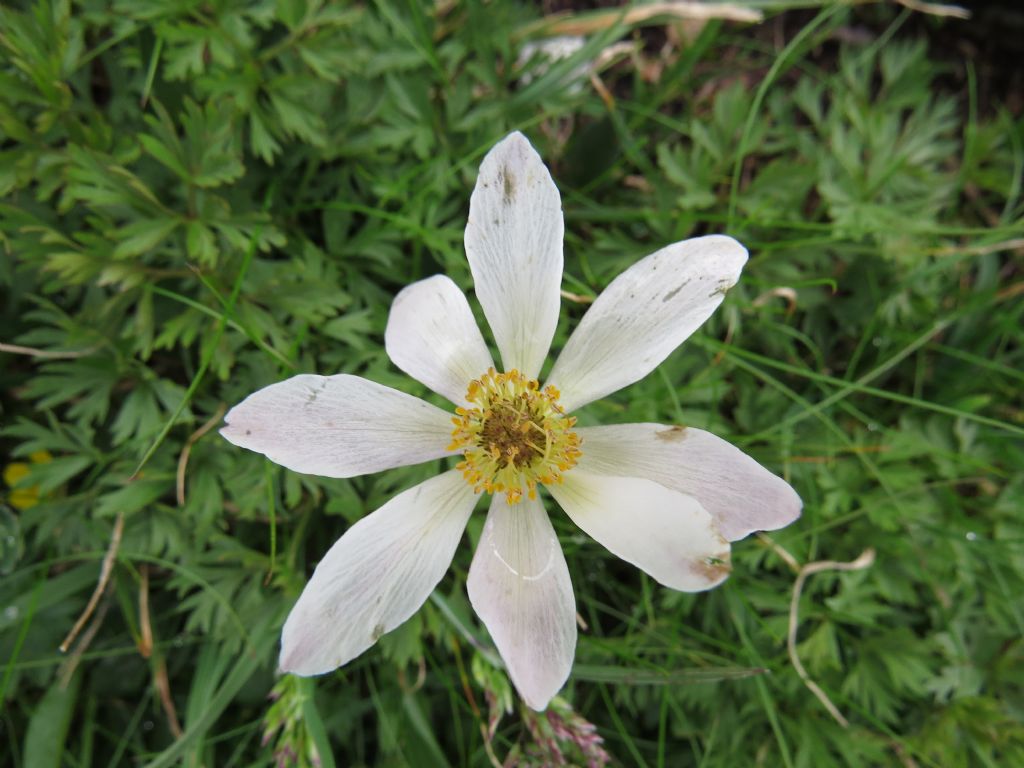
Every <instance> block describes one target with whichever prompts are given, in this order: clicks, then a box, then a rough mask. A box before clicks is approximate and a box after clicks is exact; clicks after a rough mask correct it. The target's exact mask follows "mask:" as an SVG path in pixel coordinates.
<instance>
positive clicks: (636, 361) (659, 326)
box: [547, 235, 747, 411]
mask: <svg viewBox="0 0 1024 768" xmlns="http://www.w3.org/2000/svg"><path fill="white" fill-rule="evenodd" d="M746 261H747V251H746V249H745V248H744V247H743V246H742V245H740V244H739V243H737V242H736V241H735V240H733V239H732V238H731V237H724V236H722V235H709V236H708V237H697V238H693V239H692V240H684V241H682V242H679V243H673V244H672V245H669V246H667V247H665V248H662V249H661V250H660V251H657V252H656V253H653V254H651V255H650V256H648V257H647V258H645V259H641V260H640V261H638V262H637V263H636V264H634V265H633V266H631V267H630V268H629V269H627V270H626V271H625V272H623V273H622V274H621V275H619V276H618V277H617V278H615V279H614V280H613V281H612V282H611V284H610V285H609V286H608V287H607V288H605V290H604V291H603V292H602V293H601V295H600V296H598V297H597V300H596V301H595V302H594V303H593V305H592V306H591V307H590V309H588V310H587V313H586V314H585V315H584V316H583V319H582V320H581V321H580V324H579V325H578V326H577V327H576V330H575V331H574V332H573V334H572V336H570V337H569V341H568V342H566V345H565V348H564V349H563V350H562V353H561V354H560V355H559V357H558V360H557V361H556V362H555V366H554V368H553V369H552V370H551V376H550V377H549V378H548V382H547V383H549V384H553V385H555V386H556V387H557V388H558V389H559V390H561V392H562V399H561V402H562V405H563V407H565V409H566V410H569V411H572V410H574V409H576V408H579V407H580V406H582V405H586V404H587V403H589V402H591V401H593V400H597V399H598V398H600V397H604V396H605V395H607V394H610V393H611V392H615V391H616V390H618V389H621V388H622V387H625V386H627V385H629V384H632V383H633V382H635V381H639V380H640V379H642V378H643V377H644V376H646V375H647V374H648V373H650V372H651V371H653V370H654V369H655V368H656V367H657V366H658V364H659V363H661V361H663V360H664V359H665V358H666V357H668V356H669V354H671V353H672V351H673V350H674V349H675V348H676V347H678V346H679V345H680V344H681V343H682V342H683V341H684V340H686V338H687V337H688V336H689V335H690V334H692V333H693V332H694V331H695V330H697V329H698V328H699V327H700V326H701V325H702V324H703V323H704V321H705V320H707V319H708V318H709V317H710V316H711V313H712V312H714V311H715V309H716V308H717V307H718V305H719V304H721V303H722V299H723V298H724V296H725V293H726V291H728V290H729V289H730V288H732V286H733V285H735V284H736V281H737V280H739V277H740V270H742V269H743V265H744V264H745V263H746Z"/></svg>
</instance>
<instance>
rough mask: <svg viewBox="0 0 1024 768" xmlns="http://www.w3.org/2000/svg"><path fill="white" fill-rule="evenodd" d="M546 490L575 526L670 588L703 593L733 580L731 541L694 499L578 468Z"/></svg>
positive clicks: (645, 483) (639, 481)
mask: <svg viewBox="0 0 1024 768" xmlns="http://www.w3.org/2000/svg"><path fill="white" fill-rule="evenodd" d="M547 489H548V491H549V492H550V493H551V495H552V496H554V497H555V500H556V501H557V502H558V503H559V504H561V505H562V509H564V510H565V512H566V514H567V515H569V517H571V518H572V521H573V522H574V523H576V525H578V526H579V527H580V528H582V529H583V530H584V531H586V532H587V533H588V534H589V535H590V536H592V537H593V538H594V539H596V540H597V541H598V542H600V543H601V544H603V545H604V546H606V547H607V548H608V549H609V550H610V551H611V552H612V553H613V554H616V555H618V556H619V557H621V558H622V559H623V560H626V561H628V562H630V563H632V564H633V565H635V566H636V567H638V568H640V569H642V570H644V571H646V572H647V573H648V574H650V575H651V576H652V577H654V578H655V579H656V580H657V581H659V582H661V583H662V584H664V585H665V586H666V587H671V588H672V589H679V590H682V591H684V592H699V591H700V590H704V589H710V588H711V587H713V586H715V585H717V584H720V583H721V582H722V581H724V580H725V578H726V577H727V576H728V575H729V570H730V564H729V542H727V541H726V540H725V539H724V538H722V535H721V534H720V533H719V532H718V530H717V529H716V528H715V524H714V521H713V520H712V519H711V515H710V514H708V512H707V511H706V510H705V509H704V508H703V507H702V506H701V505H700V504H699V503H698V502H697V500H696V499H694V498H692V497H691V496H684V495H683V494H681V493H678V492H676V491H673V490H670V489H668V488H666V487H665V486H663V485H658V484H657V483H654V482H651V481H650V480H644V479H642V478H637V477H612V476H606V475H598V474H593V473H590V472H586V471H584V470H581V469H580V468H579V467H578V466H577V467H575V468H574V469H572V470H571V471H569V472H566V473H565V480H564V482H563V483H562V484H561V485H549V486H547Z"/></svg>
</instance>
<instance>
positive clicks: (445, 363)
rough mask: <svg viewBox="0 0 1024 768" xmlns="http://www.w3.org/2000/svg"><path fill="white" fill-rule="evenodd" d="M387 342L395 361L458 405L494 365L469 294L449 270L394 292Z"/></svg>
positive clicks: (415, 377)
mask: <svg viewBox="0 0 1024 768" xmlns="http://www.w3.org/2000/svg"><path fill="white" fill-rule="evenodd" d="M384 343H385V346H386V348H387V352H388V357H390V358H391V361H392V362H393V363H394V364H395V365H397V366H398V367H399V368H401V369H402V370H403V371H405V372H406V373H408V374H409V375H410V376H412V377H413V378H414V379H416V380H417V381H419V382H421V383H423V384H426V385H427V386H428V387H430V388H431V389H432V390H434V391H435V392H437V394H439V395H442V396H443V397H447V398H448V399H449V400H451V401H452V402H453V403H456V404H457V405H463V404H465V402H466V399H465V398H466V390H467V388H468V387H469V382H471V381H472V380H473V379H476V378H479V377H480V376H481V375H483V374H484V373H485V372H486V371H487V369H488V368H490V367H491V366H492V365H493V362H492V360H491V353H490V352H488V351H487V344H485V343H484V338H483V336H481V335H480V329H479V328H478V327H477V324H476V320H475V319H474V318H473V312H472V310H470V308H469V303H468V302H467V301H466V296H465V294H464V293H463V292H462V291H461V290H459V287H458V286H457V285H455V283H453V282H452V281H451V280H450V279H449V278H447V277H445V276H444V275H436V276H435V277H430V278H427V279H426V280H420V281H419V282H418V283H413V284H412V285H410V286H409V287H408V288H405V289H404V290H402V292H401V293H399V294H398V296H396V297H395V301H394V303H392V305H391V314H390V315H389V316H388V327H387V330H386V331H385V332H384Z"/></svg>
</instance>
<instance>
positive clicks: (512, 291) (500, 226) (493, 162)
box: [465, 133, 564, 379]
mask: <svg viewBox="0 0 1024 768" xmlns="http://www.w3.org/2000/svg"><path fill="white" fill-rule="evenodd" d="M563 226H564V225H563V222H562V200H561V198H560V197H559V195H558V190H557V189H556V188H555V184H554V182H553V181H552V180H551V174H550V173H548V169H547V168H546V167H544V163H543V162H542V161H541V159H540V155H538V154H537V152H536V150H534V148H533V147H532V146H530V142H529V141H527V140H526V137H525V136H523V135H522V134H521V133H512V134H509V136H507V137H506V138H505V139H503V140H502V141H501V142H500V143H498V144H497V145H496V146H495V147H494V148H493V149H492V150H491V151H490V152H488V153H487V157H485V158H484V161H483V163H482V164H481V165H480V175H479V177H478V178H477V181H476V188H475V189H474V190H473V196H472V197H471V198H470V201H469V222H468V223H467V224H466V238H465V242H466V255H467V256H468V257H469V267H470V269H471V270H472V272H473V281H474V282H475V283H476V295H477V297H478V298H479V299H480V304H481V305H482V306H483V308H484V314H485V315H487V322H488V323H490V326H491V330H492V331H493V332H494V339H495V341H496V342H497V343H498V350H499V351H500V352H501V361H502V364H503V365H504V368H505V370H506V371H509V370H512V369H513V368H515V369H518V370H519V371H520V372H521V373H523V374H525V375H526V376H528V377H529V378H531V379H534V378H537V376H538V375H539V374H540V367H541V365H542V364H543V363H544V358H545V357H546V356H547V354H548V348H549V347H550V346H551V337H552V336H554V334H555V325H556V324H557V323H558V305H559V293H558V292H559V288H560V286H561V283H562V232H563Z"/></svg>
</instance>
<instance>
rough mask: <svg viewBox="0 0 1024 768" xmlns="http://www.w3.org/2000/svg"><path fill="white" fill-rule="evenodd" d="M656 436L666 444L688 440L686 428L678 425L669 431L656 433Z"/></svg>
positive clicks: (661, 430) (663, 430)
mask: <svg viewBox="0 0 1024 768" xmlns="http://www.w3.org/2000/svg"><path fill="white" fill-rule="evenodd" d="M654 436H655V437H656V438H658V439H659V440H664V441H665V442H666V443H678V442H680V441H682V440H685V439H686V427H683V426H680V425H679V424H676V425H675V426H673V427H669V428H668V429H659V430H658V431H657V432H655V433H654Z"/></svg>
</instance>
